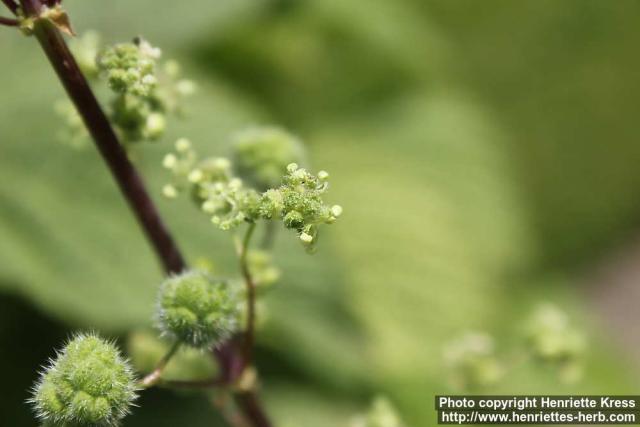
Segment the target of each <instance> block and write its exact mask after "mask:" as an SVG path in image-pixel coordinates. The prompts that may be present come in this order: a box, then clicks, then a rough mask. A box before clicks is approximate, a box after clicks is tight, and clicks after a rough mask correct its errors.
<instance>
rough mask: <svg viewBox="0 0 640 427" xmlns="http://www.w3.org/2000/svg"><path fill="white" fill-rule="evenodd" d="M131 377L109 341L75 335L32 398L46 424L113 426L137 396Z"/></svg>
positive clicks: (127, 368)
mask: <svg viewBox="0 0 640 427" xmlns="http://www.w3.org/2000/svg"><path fill="white" fill-rule="evenodd" d="M136 397H137V396H136V384H135V378H134V376H133V373H132V371H131V368H130V367H129V364H128V362H126V361H125V360H124V359H123V358H122V357H121V356H120V353H119V352H118V350H117V349H116V348H115V346H114V345H113V344H112V343H109V342H106V341H104V340H103V339H101V338H99V337H97V336H96V335H92V334H87V335H78V336H76V337H75V338H73V339H72V340H71V341H69V343H68V344H67V345H66V346H65V347H64V349H63V350H62V351H60V352H59V353H58V355H57V358H56V359H55V360H53V361H51V364H50V365H49V366H48V367H47V368H46V369H45V371H44V372H43V373H42V375H41V378H40V380H39V381H38V383H37V384H36V386H35V387H34V389H33V397H32V399H31V402H32V403H33V405H34V407H35V411H36V413H37V415H38V417H39V418H40V419H41V420H42V422H43V423H44V425H45V426H52V427H53V426H60V427H63V426H64V427H81V426H87V427H89V426H91V427H101V426H105V427H107V426H115V425H117V424H118V423H119V421H120V420H121V419H122V418H123V417H124V416H125V415H126V414H127V413H128V412H129V408H130V406H131V405H132V403H133V401H134V400H135V399H136Z"/></svg>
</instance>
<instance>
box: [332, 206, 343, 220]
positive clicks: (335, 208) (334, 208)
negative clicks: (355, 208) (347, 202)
mask: <svg viewBox="0 0 640 427" xmlns="http://www.w3.org/2000/svg"><path fill="white" fill-rule="evenodd" d="M331 215H333V216H335V217H336V218H337V217H339V216H340V215H342V206H340V205H333V206H331Z"/></svg>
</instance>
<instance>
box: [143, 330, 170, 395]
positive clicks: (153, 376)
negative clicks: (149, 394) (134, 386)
mask: <svg viewBox="0 0 640 427" xmlns="http://www.w3.org/2000/svg"><path fill="white" fill-rule="evenodd" d="M179 348H180V341H176V342H175V343H173V345H172V346H171V348H170V349H169V351H168V352H167V354H165V355H164V356H163V357H162V359H160V361H159V362H158V364H157V365H156V368H155V369H154V370H153V371H152V372H151V373H150V374H149V375H147V376H145V377H144V378H143V379H142V380H140V383H139V384H140V387H142V388H149V387H152V386H154V385H156V384H157V383H158V382H159V381H160V377H161V376H162V373H163V372H164V368H166V367H167V364H168V363H169V361H170V360H171V358H172V357H173V356H174V355H175V354H176V352H177V351H178V349H179Z"/></svg>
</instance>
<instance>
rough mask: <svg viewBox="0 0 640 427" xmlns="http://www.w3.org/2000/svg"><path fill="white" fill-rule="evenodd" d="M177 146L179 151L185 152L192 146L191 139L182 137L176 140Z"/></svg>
mask: <svg viewBox="0 0 640 427" xmlns="http://www.w3.org/2000/svg"><path fill="white" fill-rule="evenodd" d="M175 147H176V151H178V152H179V153H184V152H185V151H188V150H189V149H190V148H191V141H189V140H188V139H187V138H180V139H179V140H177V141H176V144H175Z"/></svg>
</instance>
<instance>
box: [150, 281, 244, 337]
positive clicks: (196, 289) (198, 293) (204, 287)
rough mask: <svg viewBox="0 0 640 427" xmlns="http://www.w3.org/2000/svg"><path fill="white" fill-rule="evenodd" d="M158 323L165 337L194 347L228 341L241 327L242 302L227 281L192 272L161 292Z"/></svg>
mask: <svg viewBox="0 0 640 427" xmlns="http://www.w3.org/2000/svg"><path fill="white" fill-rule="evenodd" d="M157 316H158V322H159V325H160V329H161V330H162V332H163V333H165V334H167V335H170V336H172V337H174V338H176V339H178V340H180V341H181V342H183V343H185V344H187V345H190V346H192V347H199V348H207V347H211V346H215V345H217V344H219V343H220V342H222V341H224V340H226V339H227V338H229V337H230V336H231V334H232V333H233V332H234V331H235V330H236V329H237V327H238V301H237V298H236V295H235V293H233V292H232V290H231V289H230V286H229V285H228V284H227V282H225V281H221V280H217V279H214V278H212V277H210V276H209V275H207V274H206V273H204V272H199V271H190V272H187V273H183V274H180V275H178V276H172V277H169V278H168V279H167V280H166V281H165V282H164V283H163V284H162V286H161V288H160V296H159V298H158V314H157Z"/></svg>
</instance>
